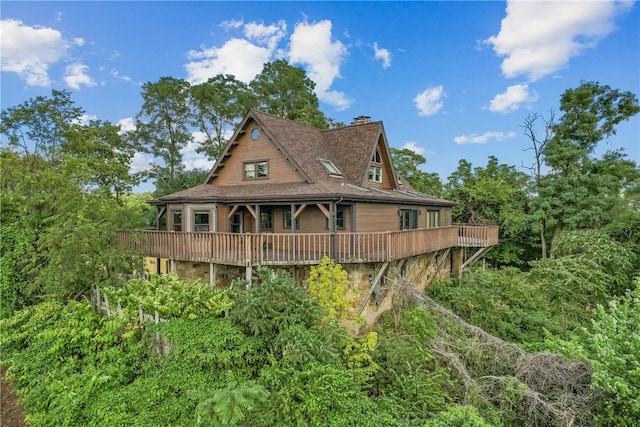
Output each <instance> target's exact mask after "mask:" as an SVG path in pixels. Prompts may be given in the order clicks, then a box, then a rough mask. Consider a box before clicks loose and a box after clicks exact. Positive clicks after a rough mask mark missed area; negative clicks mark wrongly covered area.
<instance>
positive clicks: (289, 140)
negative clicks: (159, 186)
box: [152, 110, 454, 206]
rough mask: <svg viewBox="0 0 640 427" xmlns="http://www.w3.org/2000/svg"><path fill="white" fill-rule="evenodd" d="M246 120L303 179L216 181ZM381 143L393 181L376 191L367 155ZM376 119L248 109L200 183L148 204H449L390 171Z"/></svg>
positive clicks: (379, 123)
mask: <svg viewBox="0 0 640 427" xmlns="http://www.w3.org/2000/svg"><path fill="white" fill-rule="evenodd" d="M251 121H255V123H256V124H257V125H258V126H259V127H260V128H261V130H262V132H264V134H265V135H267V136H268V137H269V140H270V141H271V142H272V143H273V144H275V145H276V147H277V148H278V150H279V151H280V152H281V153H282V155H283V156H285V157H286V158H287V160H288V161H289V163H290V164H291V165H292V167H293V168H295V169H296V171H297V172H298V173H299V174H300V176H301V177H302V178H303V181H304V182H299V183H281V184H280V183H277V182H274V181H270V182H266V181H265V182H264V183H247V184H243V185H216V179H215V177H216V171H217V170H218V168H220V167H221V164H222V162H223V161H224V159H225V158H226V157H227V153H229V151H230V150H232V149H233V145H232V144H233V142H234V141H236V140H238V138H239V137H240V136H241V135H243V134H245V133H246V132H247V130H248V129H247V126H248V124H249V123H250V122H251ZM379 144H382V146H383V147H384V150H381V151H384V153H385V154H383V155H385V156H386V157H387V158H386V160H385V163H386V164H387V165H388V167H389V168H391V170H392V176H393V182H392V183H390V186H389V188H386V189H381V188H376V187H374V186H369V185H368V182H367V181H368V179H367V176H368V169H369V164H370V161H371V156H372V153H374V152H375V150H376V147H378V146H379ZM389 152H390V150H389V147H388V143H387V139H386V135H385V132H384V127H383V125H382V122H379V121H378V122H369V123H364V124H357V125H352V126H346V127H342V128H335V129H328V130H321V129H317V128H314V127H311V126H307V125H303V124H300V123H297V122H294V121H291V120H287V119H283V118H281V117H277V116H274V115H271V114H266V113H263V112H260V111H257V110H250V111H249V112H248V113H247V115H246V116H245V118H244V119H243V121H242V122H241V123H240V125H239V126H238V128H237V130H236V132H235V133H234V135H233V137H232V138H231V140H230V142H229V144H227V146H226V147H225V149H224V151H223V153H222V154H221V156H220V158H219V159H218V161H217V162H216V164H215V165H214V166H213V168H212V169H211V171H210V172H209V174H208V175H207V178H206V180H205V181H204V183H203V184H201V185H199V186H196V187H193V188H189V189H187V190H183V191H180V192H178V193H174V194H170V195H167V196H164V197H161V198H160V199H159V200H154V201H153V202H152V203H154V204H165V203H172V202H176V203H177V202H197V201H202V202H213V201H219V202H222V203H242V202H254V203H258V202H269V201H280V202H285V201H298V200H308V201H311V200H317V201H321V200H338V199H340V198H342V199H345V200H362V201H365V200H370V201H377V202H387V203H406V204H421V205H425V204H432V205H448V206H450V205H453V204H454V203H453V202H451V201H448V200H443V199H439V198H437V197H432V196H428V195H424V194H420V193H416V192H415V191H414V190H413V188H412V187H411V185H409V183H408V182H406V180H404V179H403V178H401V177H399V176H398V175H397V174H396V172H395V170H394V169H393V163H392V161H391V158H390V154H389ZM320 159H326V160H329V161H331V162H332V163H333V164H334V165H335V166H336V167H337V168H338V169H339V170H340V172H341V173H342V175H341V176H335V175H332V174H330V173H329V171H328V170H327V169H326V168H325V167H324V166H323V165H322V163H321V162H320Z"/></svg>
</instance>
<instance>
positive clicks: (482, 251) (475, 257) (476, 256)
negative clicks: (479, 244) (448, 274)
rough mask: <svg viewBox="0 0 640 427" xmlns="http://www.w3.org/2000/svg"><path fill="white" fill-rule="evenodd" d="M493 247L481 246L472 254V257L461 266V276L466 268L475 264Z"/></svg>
mask: <svg viewBox="0 0 640 427" xmlns="http://www.w3.org/2000/svg"><path fill="white" fill-rule="evenodd" d="M491 249H493V246H489V247H486V248H481V249H479V250H478V251H477V252H476V253H475V254H473V255H472V256H471V258H469V259H468V260H466V261H465V262H464V263H463V264H462V265H461V266H460V274H459V275H460V276H462V272H463V271H464V269H465V268H469V267H471V266H472V265H473V264H475V263H476V261H478V260H479V259H480V258H481V257H482V256H483V255H485V254H486V253H487V252H489V251H490V250H491Z"/></svg>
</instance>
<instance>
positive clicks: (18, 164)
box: [0, 91, 141, 316]
mask: <svg viewBox="0 0 640 427" xmlns="http://www.w3.org/2000/svg"><path fill="white" fill-rule="evenodd" d="M82 114H83V111H82V109H80V108H78V107H76V106H75V105H74V103H73V101H72V100H71V98H70V96H69V94H68V93H66V92H59V91H53V92H52V97H51V98H46V97H38V98H36V99H31V100H29V101H27V102H25V103H23V104H22V105H20V106H18V107H13V108H9V109H7V110H3V111H2V115H1V117H2V120H1V125H0V126H1V130H2V133H3V134H4V135H6V136H7V137H8V139H9V144H8V147H7V148H6V149H3V150H2V151H1V153H0V155H1V160H2V166H3V173H2V179H1V181H0V186H1V192H0V193H1V194H2V196H1V197H2V198H1V202H2V211H1V212H0V219H1V229H0V230H1V234H2V239H1V240H2V241H1V242H0V248H1V249H2V251H1V253H2V254H1V260H0V269H1V271H2V278H1V287H0V288H1V290H2V300H3V303H2V304H3V305H2V309H3V310H2V315H3V316H5V315H10V314H11V312H12V311H13V310H16V309H20V308H21V307H24V306H27V305H31V304H34V303H36V302H38V301H39V300H41V299H43V298H45V297H54V298H70V297H77V296H80V295H82V294H83V292H85V291H86V290H88V289H89V288H90V286H91V285H92V284H96V283H99V282H105V281H107V282H112V281H117V280H119V278H120V275H121V274H123V273H125V272H127V273H129V272H131V271H132V270H133V266H132V262H133V260H134V258H133V257H132V256H131V254H130V253H129V252H128V251H126V250H124V249H121V248H119V247H118V245H117V242H116V231H117V230H118V229H122V228H127V227H136V226H138V225H139V224H140V221H141V218H140V217H139V216H137V215H135V214H132V213H131V212H130V211H129V210H128V208H127V207H126V206H125V205H124V204H123V203H122V200H121V196H122V195H123V194H124V193H126V192H128V191H129V190H130V189H131V187H132V186H133V185H135V184H136V183H137V178H136V177H135V176H130V175H129V174H128V169H129V164H130V161H131V157H132V156H133V149H132V148H131V147H130V146H129V145H128V143H127V142H126V140H124V139H122V138H121V137H120V135H119V134H118V132H117V127H115V126H113V125H111V124H110V123H108V122H100V121H91V122H89V124H86V125H84V124H80V123H81V121H80V118H81V115H82ZM5 298H6V300H5ZM5 303H7V304H5Z"/></svg>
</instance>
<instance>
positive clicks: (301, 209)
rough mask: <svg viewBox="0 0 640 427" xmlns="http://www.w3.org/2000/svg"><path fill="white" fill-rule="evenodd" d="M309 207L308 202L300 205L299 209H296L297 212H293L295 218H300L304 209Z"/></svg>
mask: <svg viewBox="0 0 640 427" xmlns="http://www.w3.org/2000/svg"><path fill="white" fill-rule="evenodd" d="M306 207H307V205H306V203H304V204H302V205H300V207H299V208H298V210H297V211H295V213H294V214H293V220H294V221H295V219H296V218H298V216H299V215H300V214H301V213H302V211H303V210H304V209H305V208H306Z"/></svg>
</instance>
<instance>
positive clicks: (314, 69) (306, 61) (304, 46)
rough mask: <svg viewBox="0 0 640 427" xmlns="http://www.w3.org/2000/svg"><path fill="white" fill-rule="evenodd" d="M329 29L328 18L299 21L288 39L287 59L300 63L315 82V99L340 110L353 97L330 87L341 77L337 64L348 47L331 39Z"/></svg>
mask: <svg viewBox="0 0 640 427" xmlns="http://www.w3.org/2000/svg"><path fill="white" fill-rule="evenodd" d="M331 29H332V24H331V21H329V20H323V21H320V22H317V23H312V24H309V23H308V22H306V21H305V22H300V23H298V24H297V25H296V26H295V29H294V31H293V34H292V35H291V39H290V45H289V61H290V62H291V63H292V64H302V65H303V66H304V67H305V69H306V72H307V76H308V77H309V78H310V79H311V80H313V82H314V83H315V84H316V89H315V90H316V94H317V95H318V99H320V100H321V101H323V102H326V103H328V104H331V105H333V106H334V107H335V108H336V109H337V110H339V111H340V110H345V109H347V108H348V107H349V106H350V105H351V102H352V100H351V99H349V98H348V97H347V95H346V94H344V93H343V92H340V91H336V90H331V89H330V87H331V85H332V84H333V81H334V80H335V79H337V78H340V65H342V62H343V61H344V57H345V56H346V55H347V48H346V47H345V46H344V45H343V44H342V43H341V42H340V41H339V40H335V41H332V35H331Z"/></svg>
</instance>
